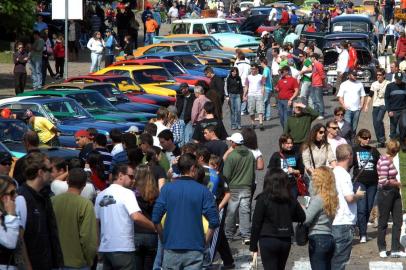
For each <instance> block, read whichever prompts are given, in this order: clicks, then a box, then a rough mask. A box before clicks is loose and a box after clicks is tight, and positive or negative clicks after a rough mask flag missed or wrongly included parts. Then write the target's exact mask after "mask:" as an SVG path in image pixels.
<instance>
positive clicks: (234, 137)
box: [227, 133, 244, 144]
mask: <svg viewBox="0 0 406 270" xmlns="http://www.w3.org/2000/svg"><path fill="white" fill-rule="evenodd" d="M227 141H232V142H234V143H236V144H243V143H244V138H243V137H242V135H241V133H233V134H232V135H231V136H230V137H227Z"/></svg>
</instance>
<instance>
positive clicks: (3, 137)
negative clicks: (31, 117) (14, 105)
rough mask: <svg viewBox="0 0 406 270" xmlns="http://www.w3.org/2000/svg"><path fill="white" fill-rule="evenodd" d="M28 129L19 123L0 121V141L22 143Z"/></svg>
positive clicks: (22, 123)
mask: <svg viewBox="0 0 406 270" xmlns="http://www.w3.org/2000/svg"><path fill="white" fill-rule="evenodd" d="M26 131H28V127H27V125H26V124H25V123H24V122H21V121H17V120H16V121H0V141H2V142H5V141H22V140H23V135H24V133H25V132H26Z"/></svg>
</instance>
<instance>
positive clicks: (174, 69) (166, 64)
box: [112, 59, 210, 86]
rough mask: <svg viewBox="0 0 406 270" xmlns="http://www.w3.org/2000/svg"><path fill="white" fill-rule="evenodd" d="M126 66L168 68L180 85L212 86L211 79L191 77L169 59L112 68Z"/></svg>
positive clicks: (128, 62)
mask: <svg viewBox="0 0 406 270" xmlns="http://www.w3.org/2000/svg"><path fill="white" fill-rule="evenodd" d="M126 65H151V66H159V67H163V68H166V70H168V72H169V73H171V74H172V76H173V77H174V78H175V81H176V82H178V83H187V84H188V85H192V86H194V85H196V84H197V83H198V82H199V81H203V82H205V83H206V84H207V85H209V84H210V79H209V78H207V77H202V76H195V75H190V74H188V73H187V71H186V70H184V69H183V68H181V67H180V66H178V65H177V64H176V63H174V62H173V61H171V60H168V59H131V60H123V61H118V62H115V63H113V64H112V66H126Z"/></svg>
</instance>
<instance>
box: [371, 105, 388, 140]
mask: <svg viewBox="0 0 406 270" xmlns="http://www.w3.org/2000/svg"><path fill="white" fill-rule="evenodd" d="M385 112H386V108H385V106H379V107H373V108H372V121H373V124H374V130H375V135H376V140H377V141H378V142H380V143H384V142H385V127H384V125H383V118H384V116H385Z"/></svg>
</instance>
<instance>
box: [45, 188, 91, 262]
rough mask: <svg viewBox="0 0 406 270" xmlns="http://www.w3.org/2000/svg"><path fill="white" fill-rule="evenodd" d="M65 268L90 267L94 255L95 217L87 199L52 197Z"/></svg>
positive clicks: (62, 196) (79, 197)
mask: <svg viewBox="0 0 406 270" xmlns="http://www.w3.org/2000/svg"><path fill="white" fill-rule="evenodd" d="M52 205H53V208H54V212H55V217H56V221H57V224H58V233H59V241H60V243H61V247H62V253H63V260H64V264H65V265H64V266H65V267H74V268H82V267H91V266H92V265H93V259H94V258H95V256H96V252H97V235H96V228H97V223H96V215H95V212H94V208H93V204H92V202H91V201H89V200H88V199H86V198H83V197H81V196H80V195H76V194H72V193H68V192H66V193H63V194H60V195H58V196H55V197H53V198H52Z"/></svg>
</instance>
